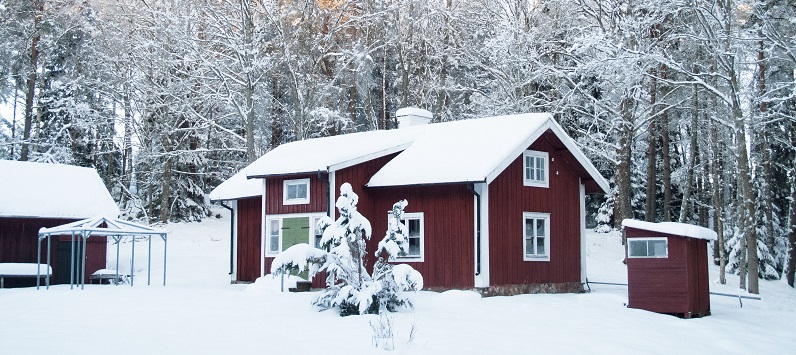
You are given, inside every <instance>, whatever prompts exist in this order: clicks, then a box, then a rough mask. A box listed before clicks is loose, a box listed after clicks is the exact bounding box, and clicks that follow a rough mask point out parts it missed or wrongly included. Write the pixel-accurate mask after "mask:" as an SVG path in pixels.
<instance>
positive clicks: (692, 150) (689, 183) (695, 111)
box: [679, 84, 699, 223]
mask: <svg viewBox="0 0 796 355" xmlns="http://www.w3.org/2000/svg"><path fill="white" fill-rule="evenodd" d="M692 90H693V91H692V93H691V142H690V144H691V147H689V150H688V155H689V157H688V159H689V161H688V170H687V171H686V174H687V178H686V185H685V190H684V191H683V203H682V205H681V206H680V218H679V221H680V223H684V222H685V220H686V217H687V216H688V212H689V207H688V199H689V198H691V190H693V185H694V167H695V163H696V155H697V132H699V107H698V106H699V96H698V95H699V90H697V86H696V84H694V85H693V86H692Z"/></svg>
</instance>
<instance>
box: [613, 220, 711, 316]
mask: <svg viewBox="0 0 796 355" xmlns="http://www.w3.org/2000/svg"><path fill="white" fill-rule="evenodd" d="M625 233H626V235H627V237H628V238H629V239H633V238H642V237H647V238H649V237H667V239H668V242H669V257H668V258H628V260H627V273H628V275H627V281H628V306H629V307H632V308H640V309H646V310H649V311H653V312H659V313H675V314H685V315H687V316H689V314H690V315H694V316H701V315H708V314H710V286H709V279H708V260H707V241H705V240H701V239H694V238H687V237H682V236H676V235H671V234H665V233H658V232H650V231H645V230H640V229H635V228H625Z"/></svg>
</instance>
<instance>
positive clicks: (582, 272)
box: [578, 179, 588, 283]
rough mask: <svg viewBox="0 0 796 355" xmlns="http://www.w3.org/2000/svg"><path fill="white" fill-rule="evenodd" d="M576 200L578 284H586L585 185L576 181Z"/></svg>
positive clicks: (579, 180)
mask: <svg viewBox="0 0 796 355" xmlns="http://www.w3.org/2000/svg"><path fill="white" fill-rule="evenodd" d="M578 186H579V187H578V189H579V190H580V194H578V199H579V200H580V283H586V280H587V278H588V274H587V273H586V256H587V255H586V185H584V184H583V181H582V180H581V179H578Z"/></svg>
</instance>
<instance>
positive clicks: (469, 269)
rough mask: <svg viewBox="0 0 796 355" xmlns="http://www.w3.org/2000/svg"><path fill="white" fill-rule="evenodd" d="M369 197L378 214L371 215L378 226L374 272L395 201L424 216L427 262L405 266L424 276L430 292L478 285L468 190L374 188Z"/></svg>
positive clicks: (371, 250)
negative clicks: (402, 201) (379, 246)
mask: <svg viewBox="0 0 796 355" xmlns="http://www.w3.org/2000/svg"><path fill="white" fill-rule="evenodd" d="M365 196H366V198H367V199H369V200H371V201H373V212H372V213H371V214H369V215H367V217H368V218H369V219H370V223H371V225H372V227H373V240H372V241H371V243H368V256H369V258H370V259H369V260H370V263H369V265H370V266H369V267H371V266H372V264H373V263H374V262H375V260H376V258H375V256H374V253H375V252H376V247H377V245H378V242H379V241H381V239H382V238H384V235H385V233H386V232H387V212H388V211H390V210H391V209H392V205H393V204H394V203H395V202H398V201H399V200H402V199H406V200H407V202H408V203H409V204H408V205H407V206H406V208H405V209H404V212H423V218H424V224H425V230H424V239H425V241H424V244H425V245H424V248H425V255H424V261H423V262H406V264H409V265H411V266H412V267H413V268H415V270H417V271H419V272H420V273H421V274H422V275H423V282H424V286H425V287H426V288H464V289H466V288H472V287H473V286H474V283H473V282H474V273H475V266H474V265H475V264H474V260H475V256H474V255H475V254H474V253H475V226H474V220H473V216H474V212H473V211H474V208H475V202H474V199H473V193H472V192H471V191H469V190H467V187H466V185H464V184H455V185H454V184H450V185H447V184H446V185H430V186H414V187H394V188H393V187H390V188H371V189H367V191H366V192H365ZM361 199H362V198H361V197H360V200H361ZM395 263H404V261H400V260H399V261H396V262H395Z"/></svg>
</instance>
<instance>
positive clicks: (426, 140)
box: [210, 113, 610, 200]
mask: <svg viewBox="0 0 796 355" xmlns="http://www.w3.org/2000/svg"><path fill="white" fill-rule="evenodd" d="M548 130H549V131H552V132H553V134H555V135H556V136H557V137H558V138H559V140H560V141H561V142H562V143H563V144H564V145H565V146H566V148H567V149H568V150H569V151H570V153H572V156H574V157H575V159H576V160H577V162H578V163H579V164H580V165H581V166H582V167H583V169H585V171H586V173H587V174H588V175H589V176H590V178H591V179H593V180H594V182H595V183H596V185H597V186H599V188H600V189H602V190H603V191H604V192H607V191H609V190H610V188H609V186H608V182H607V181H606V180H605V178H603V177H602V176H601V175H600V173H599V172H598V171H597V169H596V168H595V167H594V165H593V164H592V163H591V162H590V161H589V159H588V158H586V156H585V155H584V154H583V152H581V150H580V149H579V148H578V147H577V146H576V145H575V143H574V142H573V141H572V139H571V138H569V136H567V134H566V133H565V132H564V130H563V129H562V128H561V126H559V125H558V123H556V122H555V120H554V119H553V117H552V115H550V114H548V113H528V114H519V115H508V116H495V117H487V118H480V119H472V120H462V121H451V122H445V123H435V124H425V125H417V126H410V127H405V128H401V129H394V130H379V131H370V132H361V133H352V134H346V135H340V136H333V137H324V138H316V139H308V140H304V141H297V142H292V143H288V144H283V145H281V146H279V147H277V148H276V149H274V150H272V151H270V152H268V153H266V154H265V155H263V156H262V157H260V159H257V161H255V162H254V163H252V164H251V165H249V166H248V167H246V168H245V169H244V170H243V171H241V173H239V174H237V175H235V176H233V177H232V178H230V179H229V180H227V181H226V182H224V183H223V184H221V185H219V187H218V188H216V190H213V192H211V196H210V198H211V199H213V200H223V199H235V198H241V197H248V196H260V195H262V191H261V190H262V185H259V184H258V183H252V182H244V179H243V176H245V177H247V178H249V179H252V178H261V177H267V176H275V175H291V174H302V173H304V174H306V173H314V172H318V171H323V172H332V171H336V170H339V169H342V168H345V167H349V166H352V165H355V164H359V163H362V162H365V161H368V160H372V159H375V158H378V157H381V156H385V155H388V154H392V153H398V152H400V154H398V155H397V156H396V157H395V158H394V159H392V160H391V161H390V162H388V163H387V164H386V165H385V166H384V167H383V168H382V169H381V170H379V171H378V172H377V173H376V174H375V175H373V176H372V177H371V179H370V181H369V182H368V184H367V186H371V187H380V186H405V185H423V184H443V183H462V182H486V183H490V182H492V180H494V179H495V178H496V177H497V176H498V175H499V174H500V173H501V172H502V171H503V170H504V169H505V168H506V167H508V165H509V164H511V162H512V161H514V159H516V158H517V157H518V156H519V155H520V154H522V152H523V151H524V150H525V149H527V148H528V146H530V145H531V144H532V143H533V142H534V141H536V140H537V139H538V138H539V137H540V136H541V135H542V134H543V133H545V132H546V131H548Z"/></svg>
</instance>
